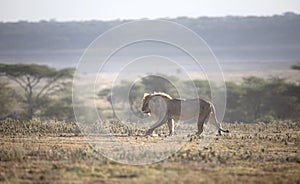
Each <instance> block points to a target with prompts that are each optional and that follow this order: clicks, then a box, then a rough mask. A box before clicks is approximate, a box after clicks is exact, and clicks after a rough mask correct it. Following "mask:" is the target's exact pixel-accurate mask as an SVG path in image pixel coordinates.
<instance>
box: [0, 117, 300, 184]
mask: <svg viewBox="0 0 300 184" xmlns="http://www.w3.org/2000/svg"><path fill="white" fill-rule="evenodd" d="M118 126H119V125H118V124H117V123H116V124H114V126H112V131H116V130H117V128H116V127H118ZM120 127H121V125H120ZM224 127H225V128H228V129H229V130H230V133H229V134H224V135H222V136H216V137H215V138H214V141H213V142H212V143H211V144H210V145H209V147H208V148H207V149H205V150H199V149H198V148H199V139H201V137H198V136H192V137H191V138H190V141H189V142H188V143H187V144H186V145H185V146H184V147H183V148H182V149H181V150H180V151H179V152H177V153H175V154H173V155H172V156H171V157H170V158H169V159H167V160H165V161H163V162H160V163H156V164H151V165H144V166H131V165H123V164H118V163H115V162H112V161H109V160H107V159H106V158H104V157H102V156H100V155H99V154H98V153H96V152H95V151H94V150H93V149H92V148H91V147H90V146H89V145H88V144H87V142H86V140H85V137H83V136H81V135H80V133H79V132H78V128H77V126H76V124H74V123H73V124H72V123H62V122H55V121H50V122H41V121H38V120H34V121H31V122H16V121H6V122H0V147H1V149H0V183H54V182H60V183H156V182H159V183H246V182H247V183H299V182H300V152H299V147H300V123H297V122H289V121H285V122H274V123H271V124H264V123H256V124H254V123H253V124H230V123H229V124H224ZM138 131H139V130H135V129H130V128H128V127H124V126H123V128H120V132H123V133H124V135H126V134H127V137H126V138H127V139H133V140H135V141H136V138H137V137H138V139H137V140H141V141H142V140H143V137H141V136H138V135H137V134H139V133H140V132H138ZM120 132H118V131H117V132H116V133H120ZM128 133H130V134H128ZM158 138H161V137H158Z"/></svg>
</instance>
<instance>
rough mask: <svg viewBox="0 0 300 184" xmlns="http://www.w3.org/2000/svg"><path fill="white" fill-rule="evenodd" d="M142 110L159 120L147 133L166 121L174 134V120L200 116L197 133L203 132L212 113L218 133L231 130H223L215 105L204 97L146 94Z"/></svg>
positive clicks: (170, 131)
mask: <svg viewBox="0 0 300 184" xmlns="http://www.w3.org/2000/svg"><path fill="white" fill-rule="evenodd" d="M142 111H143V112H144V113H148V114H151V115H154V116H156V117H157V118H158V121H157V122H156V123H155V124H153V125H152V126H151V127H150V128H149V129H148V130H147V131H146V135H151V134H152V132H153V131H154V129H156V128H157V127H159V126H161V125H162V124H164V123H166V122H167V124H168V127H169V133H170V135H173V134H174V120H189V119H192V118H198V122H197V126H198V132H197V134H201V133H202V132H203V124H204V122H205V121H208V120H209V119H210V116H211V115H212V120H213V121H212V123H213V124H214V125H215V126H216V127H217V128H218V133H219V135H221V131H222V132H229V131H228V130H223V129H222V128H221V125H220V123H219V122H218V120H217V118H216V114H215V108H214V105H213V104H212V103H211V102H209V101H207V100H203V99H200V98H199V99H186V100H182V99H174V98H172V97H171V96H170V95H168V94H166V93H153V94H148V93H145V94H144V98H143V106H142Z"/></svg>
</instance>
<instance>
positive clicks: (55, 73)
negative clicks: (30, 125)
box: [0, 64, 74, 119]
mask: <svg viewBox="0 0 300 184" xmlns="http://www.w3.org/2000/svg"><path fill="white" fill-rule="evenodd" d="M73 73H74V69H73V68H66V69H62V70H56V69H54V68H51V67H48V66H46V65H37V64H30V65H26V64H14V65H9V64H0V75H1V76H5V77H7V78H9V79H10V80H12V81H14V82H16V83H17V84H18V85H19V86H20V87H21V88H22V89H23V90H24V97H25V100H26V103H27V106H28V112H27V117H28V119H32V117H33V114H34V110H35V107H37V106H38V104H39V101H40V100H41V99H42V97H45V96H48V95H51V94H53V93H55V92H56V91H58V90H61V89H62V88H63V87H64V86H65V84H66V82H67V80H68V79H70V78H72V77H73Z"/></svg>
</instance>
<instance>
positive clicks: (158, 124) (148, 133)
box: [145, 118, 167, 135]
mask: <svg viewBox="0 0 300 184" xmlns="http://www.w3.org/2000/svg"><path fill="white" fill-rule="evenodd" d="M166 121H167V118H160V119H159V120H158V121H157V122H156V123H154V124H153V125H152V126H151V127H150V128H149V129H148V130H147V131H146V133H145V135H151V134H152V133H153V131H154V130H155V129H156V128H158V127H160V126H161V125H163V124H164V123H166Z"/></svg>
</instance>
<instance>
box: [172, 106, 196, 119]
mask: <svg viewBox="0 0 300 184" xmlns="http://www.w3.org/2000/svg"><path fill="white" fill-rule="evenodd" d="M198 112H199V111H198V109H195V108H191V107H186V108H182V109H181V110H178V111H177V112H175V113H171V118H172V119H175V120H190V119H193V118H195V117H196V116H198V114H199V113H198Z"/></svg>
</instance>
